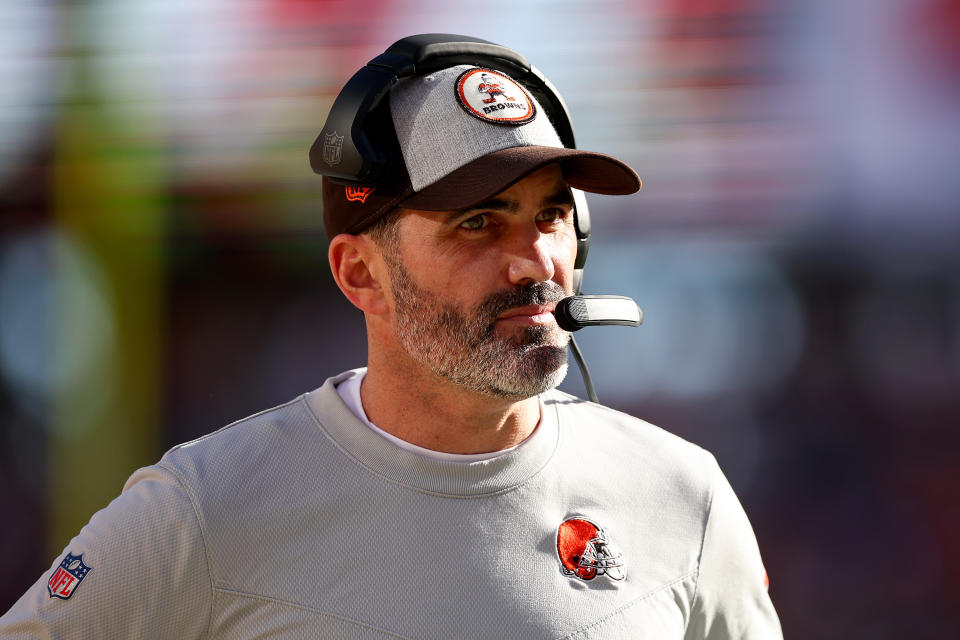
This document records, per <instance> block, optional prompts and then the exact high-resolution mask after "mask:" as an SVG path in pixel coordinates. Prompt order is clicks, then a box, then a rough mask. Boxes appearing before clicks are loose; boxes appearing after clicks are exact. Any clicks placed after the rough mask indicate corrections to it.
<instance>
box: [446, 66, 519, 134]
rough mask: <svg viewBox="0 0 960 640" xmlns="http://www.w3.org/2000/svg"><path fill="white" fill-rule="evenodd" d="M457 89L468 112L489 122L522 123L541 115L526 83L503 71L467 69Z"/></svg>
mask: <svg viewBox="0 0 960 640" xmlns="http://www.w3.org/2000/svg"><path fill="white" fill-rule="evenodd" d="M456 92H457V99H458V100H459V101H460V105H461V106H462V107H463V108H464V109H465V110H466V112H467V113H469V114H470V115H472V116H474V117H476V118H480V119H481V120H486V121H488V122H494V123H496V124H512V125H521V124H526V123H528V122H530V121H531V120H533V119H534V117H536V115H537V108H536V106H535V105H534V103H533V100H531V99H530V96H529V95H527V92H526V91H525V90H524V89H523V87H521V86H520V85H519V84H518V83H517V82H515V81H514V80H513V78H511V77H510V76H508V75H506V74H504V73H501V72H499V71H493V70H491V69H467V70H466V71H464V72H463V73H462V74H460V77H459V78H457V83H456Z"/></svg>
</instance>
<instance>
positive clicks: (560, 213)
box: [537, 207, 568, 222]
mask: <svg viewBox="0 0 960 640" xmlns="http://www.w3.org/2000/svg"><path fill="white" fill-rule="evenodd" d="M567 213H568V212H567V211H566V210H565V209H561V208H560V207H550V208H549V209H544V210H543V211H541V212H540V213H538V214H537V222H559V221H560V220H563V219H565V218H566V217H567Z"/></svg>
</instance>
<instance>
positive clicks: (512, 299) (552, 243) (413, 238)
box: [383, 166, 576, 398]
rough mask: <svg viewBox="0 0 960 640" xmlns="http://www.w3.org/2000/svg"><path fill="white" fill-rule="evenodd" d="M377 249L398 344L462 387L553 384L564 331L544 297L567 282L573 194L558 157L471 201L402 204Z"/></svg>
mask: <svg viewBox="0 0 960 640" xmlns="http://www.w3.org/2000/svg"><path fill="white" fill-rule="evenodd" d="M396 233H397V237H396V238H395V241H394V242H389V241H388V242H387V243H386V246H385V248H384V252H383V253H384V257H385V259H386V262H387V263H388V264H389V266H390V269H391V272H390V276H391V287H390V288H391V291H392V294H393V298H394V314H393V329H394V331H395V335H396V339H397V341H398V342H399V344H400V345H401V346H402V348H403V349H404V350H405V351H406V352H407V353H408V354H409V355H410V356H411V357H412V358H413V359H415V360H417V361H419V362H421V363H422V364H424V365H425V366H426V367H428V368H429V369H430V370H431V371H433V372H434V373H435V374H437V375H439V376H441V377H443V378H445V379H447V380H449V381H451V382H454V383H456V384H458V385H461V386H463V387H466V388H468V389H470V390H471V391H474V392H477V393H482V394H487V395H492V396H497V397H505V398H528V397H531V396H534V395H537V394H539V393H542V392H543V391H546V390H547V389H551V388H553V387H555V386H556V385H558V384H559V383H560V382H561V381H562V380H563V377H564V376H565V375H566V370H567V352H566V346H567V343H568V342H569V339H570V336H569V334H568V333H567V332H565V331H563V330H562V329H560V328H559V327H558V326H557V325H556V322H555V321H554V318H553V314H552V310H553V307H554V305H555V304H556V303H557V302H558V301H559V300H561V299H562V298H564V297H566V296H568V295H570V293H571V292H572V273H573V261H574V257H575V255H576V233H575V231H574V228H573V200H572V197H571V194H570V190H569V188H568V187H567V185H566V181H565V180H564V179H563V174H562V172H561V171H560V169H559V167H557V166H551V167H547V168H545V169H541V170H539V171H537V172H535V173H533V174H531V175H530V176H528V177H527V178H525V179H524V180H522V181H520V182H518V183H517V184H515V185H514V186H512V187H510V188H508V189H506V190H505V191H503V192H501V193H499V194H497V195H496V196H494V197H493V198H491V199H490V200H488V201H486V202H485V203H482V204H481V205H480V206H478V207H473V208H471V209H469V210H464V211H450V212H436V211H405V212H403V213H401V219H400V220H399V222H398V226H397V230H396Z"/></svg>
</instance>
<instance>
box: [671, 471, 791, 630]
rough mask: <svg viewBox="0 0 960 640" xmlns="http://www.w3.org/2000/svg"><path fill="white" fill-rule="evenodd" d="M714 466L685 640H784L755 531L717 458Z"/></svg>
mask: <svg viewBox="0 0 960 640" xmlns="http://www.w3.org/2000/svg"><path fill="white" fill-rule="evenodd" d="M710 464H711V467H712V473H713V483H712V484H713V498H712V500H711V505H710V511H709V514H708V516H707V524H706V527H705V530H704V537H703V548H702V550H701V553H700V565H699V570H698V577H697V590H696V595H695V596H694V601H693V607H692V610H691V615H690V623H689V625H688V626H687V634H686V636H685V638H686V640H693V639H695V638H696V639H701V638H702V639H708V640H727V639H731V640H732V639H734V638H736V639H745V638H751V639H752V638H756V639H758V640H759V639H763V640H767V639H769V638H783V632H782V631H781V629H780V620H779V619H778V618H777V613H776V611H775V610H774V608H773V603H772V602H771V600H770V594H769V592H768V586H769V581H768V580H767V574H766V571H765V570H764V568H763V562H762V561H761V560H760V550H759V548H758V546H757V538H756V536H755V535H754V533H753V528H752V527H751V526H750V521H749V520H748V519H747V514H746V513H744V510H743V507H742V506H741V505H740V501H739V500H737V496H736V495H735V494H734V492H733V488H732V487H731V486H730V483H729V482H728V481H727V479H726V478H725V477H724V475H723V473H722V472H721V471H720V468H719V467H718V466H717V463H716V461H715V460H714V459H713V456H710Z"/></svg>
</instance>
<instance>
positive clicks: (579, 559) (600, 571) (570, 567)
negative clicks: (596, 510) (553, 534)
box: [557, 516, 626, 582]
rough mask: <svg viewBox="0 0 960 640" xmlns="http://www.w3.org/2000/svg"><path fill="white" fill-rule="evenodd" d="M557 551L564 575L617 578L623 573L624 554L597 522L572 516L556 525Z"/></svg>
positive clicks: (586, 577)
mask: <svg viewBox="0 0 960 640" xmlns="http://www.w3.org/2000/svg"><path fill="white" fill-rule="evenodd" d="M557 555H558V556H559V557H560V570H561V571H562V572H563V575H565V576H570V577H572V578H579V579H581V580H593V579H594V578H596V577H597V576H606V577H608V578H610V579H611V580H615V581H618V582H619V581H620V580H623V579H624V578H625V577H626V572H625V571H624V567H623V556H622V555H621V554H620V552H618V551H617V550H616V549H615V548H614V546H613V544H611V542H610V540H609V539H608V538H607V534H606V533H604V531H603V529H601V528H600V526H599V525H597V524H596V523H594V522H592V521H590V520H588V519H587V518H584V517H583V516H575V517H573V518H568V519H566V520H564V521H563V522H562V523H561V524H560V526H559V527H557Z"/></svg>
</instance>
